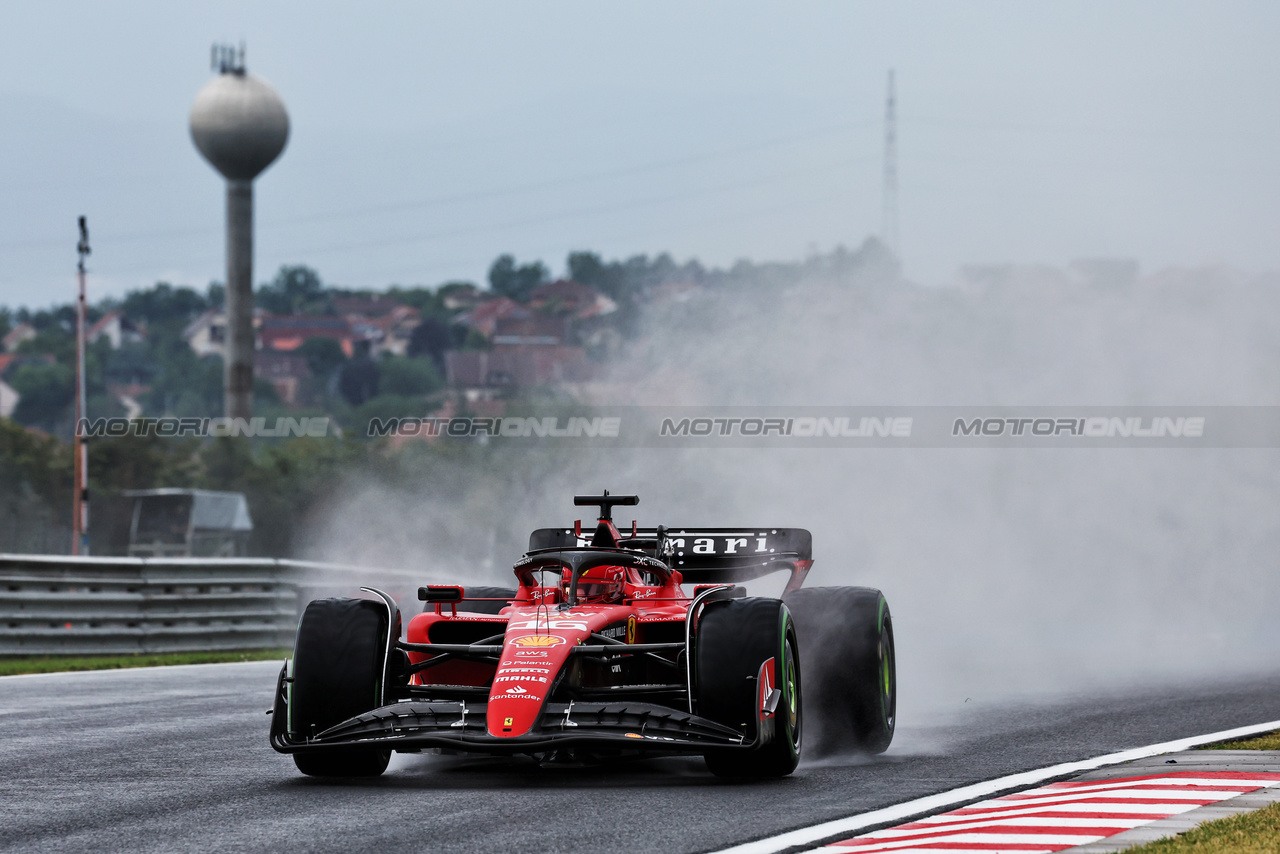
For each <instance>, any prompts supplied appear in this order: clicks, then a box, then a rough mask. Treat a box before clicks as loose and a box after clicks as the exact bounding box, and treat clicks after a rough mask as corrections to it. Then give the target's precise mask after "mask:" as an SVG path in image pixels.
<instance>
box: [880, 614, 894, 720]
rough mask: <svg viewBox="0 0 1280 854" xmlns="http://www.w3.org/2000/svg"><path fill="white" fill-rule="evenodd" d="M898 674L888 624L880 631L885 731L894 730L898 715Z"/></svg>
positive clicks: (881, 693) (882, 705)
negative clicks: (895, 719)
mask: <svg viewBox="0 0 1280 854" xmlns="http://www.w3.org/2000/svg"><path fill="white" fill-rule="evenodd" d="M896 676H897V674H896V672H895V662H894V655H893V628H892V627H891V626H890V625H888V624H886V625H885V626H884V628H883V629H881V630H880V703H881V709H882V712H883V715H884V724H885V729H886V730H888V731H892V730H893V723H894V717H895V715H896V714H897V705H898V702H897V701H898V698H897V681H898V680H897V678H896Z"/></svg>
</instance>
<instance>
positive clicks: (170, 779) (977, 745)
mask: <svg viewBox="0 0 1280 854" xmlns="http://www.w3.org/2000/svg"><path fill="white" fill-rule="evenodd" d="M278 669H279V665H278V664H274V663H269V662H261V663H251V664H230V665H204V666H197V667H181V668H160V669H151V670H131V671H116V672H108V673H80V674H59V675H50V676H36V677H17V678H5V679H0V732H2V733H3V740H2V741H0V850H3V851H59V852H63V851H94V852H114V851H146V852H152V851H155V852H172V851H199V852H206V851H219V852H231V851H288V852H290V854H296V853H297V852H304V851H352V852H364V851H371V852H373V851H376V852H398V851H431V852H455V851H486V852H496V851H519V852H530V853H531V854H532V852H548V851H587V852H611V854H612V852H619V854H622V852H634V851H657V850H662V851H671V852H681V851H689V852H696V851H706V850H710V849H715V848H719V847H722V846H725V845H729V844H733V843H737V842H743V841H747V840H749V839H753V838H758V837H761V836H766V835H771V834H773V833H777V832H781V831H784V830H788V829H791V828H795V827H798V826H802V825H806V824H813V823H815V822H819V821H825V820H828V819H833V818H838V817H841V816H846V815H851V814H853V813H856V812H862V811H865V810H868V809H872V808H875V807H879V806H885V805H888V804H892V803H896V802H899V801H904V800H907V799H910V798H914V797H918V796H921V795H925V794H929V793H932V792H936V791H941V790H945V789H949V788H952V787H954V786H958V785H962V784H965V783H972V782H976V781H979V780H983V779H989V778H992V777H996V776H999V775H1003V774H1009V773H1012V772H1015V771H1021V770H1027V769H1030V768H1036V767H1039V766H1043V765H1047V764H1050V763H1055V762H1062V761H1066V760H1071V759H1081V758H1085V757H1089V756H1094V755H1098V754H1102V753H1107V752H1110V751H1116V750H1121V749H1123V748H1128V747H1134V746H1138V745H1142V744H1149V743H1153V742H1159V741H1165V740H1168V739H1173V738H1178V737H1182V736H1190V735H1195V734H1199V733H1205V732H1213V731H1217V730H1222V729H1227V728H1230V727H1235V726H1243V725H1246V724H1251V723H1257V722H1262V721H1267V720H1275V719H1277V718H1280V676H1275V677H1268V678H1265V679H1237V680H1234V681H1225V682H1219V683H1215V684H1212V685H1200V686H1196V687H1184V688H1181V689H1178V690H1174V689H1166V690H1162V691H1158V692H1150V691H1149V692H1145V693H1139V694H1136V695H1131V696H1128V697H1125V698H1117V697H1111V698H1108V699H1096V700H1091V701H1086V700H1071V701H1060V702H1057V703H1053V704H1041V705H1037V706H1033V707H1028V706H1024V707H1014V706H1007V707H999V708H987V709H984V710H975V709H972V707H970V708H969V710H967V711H963V710H960V711H958V713H957V714H955V715H952V716H950V722H949V723H947V724H945V725H941V724H938V725H932V726H928V725H922V724H920V723H915V724H913V722H912V721H910V720H904V721H903V722H902V723H901V724H900V726H899V737H898V739H896V740H895V742H894V747H893V748H891V750H890V752H889V753H888V754H887V755H885V756H883V757H877V758H875V759H857V758H846V759H842V760H835V761H826V762H815V763H809V764H805V765H802V766H801V768H800V770H799V771H798V772H797V773H796V774H795V775H794V776H793V777H791V778H789V779H785V780H779V781H771V782H765V783H750V784H741V783H732V782H724V781H721V780H717V779H715V778H713V777H711V776H710V775H709V774H707V773H706V772H705V771H704V770H703V767H702V764H701V762H700V761H699V760H693V759H662V760H650V761H647V762H643V763H634V764H630V765H625V766H621V767H611V768H595V769H572V770H566V769H556V770H546V769H539V768H537V767H535V766H533V765H532V764H527V763H521V762H515V761H508V760H490V759H482V760H471V759H460V758H453V757H431V756H421V757H416V756H396V757H394V758H393V759H392V767H391V770H390V771H389V772H388V773H387V774H386V775H385V776H384V777H382V778H380V779H377V780H374V781H367V782H360V783H331V782H322V781H317V780H311V779H308V778H304V777H301V776H300V775H298V774H297V772H296V771H295V770H294V767H293V763H292V761H291V760H290V759H289V758H288V757H284V756H279V755H277V754H276V753H274V752H273V751H272V750H271V749H270V748H269V747H268V746H267V740H266V733H267V724H268V719H267V717H266V715H265V714H264V712H265V710H266V709H267V707H268V705H269V702H270V698H271V692H272V686H273V683H274V680H275V675H276V672H277V670H278Z"/></svg>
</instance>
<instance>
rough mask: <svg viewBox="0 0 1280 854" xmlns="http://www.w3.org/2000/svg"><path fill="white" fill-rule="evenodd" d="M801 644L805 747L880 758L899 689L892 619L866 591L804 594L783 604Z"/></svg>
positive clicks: (880, 599)
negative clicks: (807, 727) (806, 728)
mask: <svg viewBox="0 0 1280 854" xmlns="http://www.w3.org/2000/svg"><path fill="white" fill-rule="evenodd" d="M784 599H785V601H786V603H787V607H788V608H790V609H791V613H792V616H793V618H794V620H795V625H796V632H797V634H798V635H799V637H800V638H801V639H802V644H803V646H802V647H801V649H802V650H803V652H802V654H801V656H800V666H801V668H802V669H803V671H804V673H805V676H806V680H805V704H806V706H807V707H808V710H809V722H810V730H809V736H810V746H811V747H813V748H814V750H815V752H816V753H818V754H825V753H834V752H837V751H842V750H858V751H863V752H866V753H883V752H884V751H885V750H887V749H888V747H889V743H890V742H891V741H893V730H894V726H895V724H896V722H897V704H898V685H897V670H896V667H895V661H894V649H893V618H892V616H891V615H890V613H889V603H888V601H887V600H886V599H885V598H884V594H883V593H881V592H880V591H879V590H876V589H874V588H871V587H810V588H806V589H801V590H796V591H793V592H791V593H789V594H787V595H786V596H785V597H784Z"/></svg>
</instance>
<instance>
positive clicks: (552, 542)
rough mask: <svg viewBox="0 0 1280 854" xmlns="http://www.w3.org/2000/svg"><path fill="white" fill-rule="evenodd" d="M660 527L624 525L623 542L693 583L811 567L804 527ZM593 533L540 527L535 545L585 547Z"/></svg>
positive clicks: (810, 549)
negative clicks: (660, 542) (579, 534)
mask: <svg viewBox="0 0 1280 854" xmlns="http://www.w3.org/2000/svg"><path fill="white" fill-rule="evenodd" d="M662 533H663V542H662V544H661V545H659V542H658V540H659V536H658V529H657V528H637V529H635V530H634V533H632V531H629V530H626V529H624V530H623V531H622V538H621V540H620V542H619V545H620V546H621V547H623V548H628V549H636V550H639V551H643V552H644V553H645V554H648V555H650V556H651V557H656V558H658V559H659V560H661V561H663V562H664V563H666V564H667V565H668V566H670V567H671V568H672V569H675V570H678V571H679V572H680V574H681V575H682V576H683V577H684V580H685V581H686V582H687V583H690V584H733V583H736V582H739V581H750V580H751V579H753V578H759V577H760V576H762V575H768V574H769V573H771V572H781V571H787V572H792V573H793V574H794V573H795V572H796V571H797V570H800V571H801V572H802V573H803V572H804V571H807V569H808V565H809V564H810V563H812V561H813V535H811V534H810V533H809V532H808V531H806V530H805V529H804V528H665V529H663V532H662ZM589 543H590V535H589V534H585V535H583V536H581V537H579V536H575V535H574V533H573V529H572V528H539V529H538V530H536V531H534V532H533V533H532V534H530V535H529V551H534V550H535V549H555V548H562V549H568V548H583V547H586V546H587V545H589Z"/></svg>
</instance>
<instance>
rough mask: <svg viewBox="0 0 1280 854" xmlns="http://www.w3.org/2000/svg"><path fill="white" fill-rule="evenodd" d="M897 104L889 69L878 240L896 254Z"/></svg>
mask: <svg viewBox="0 0 1280 854" xmlns="http://www.w3.org/2000/svg"><path fill="white" fill-rule="evenodd" d="M897 110H898V104H897V95H896V93H895V92H894V85H893V69H892V68H891V69H889V89H888V92H887V93H886V97H885V103H884V190H883V196H882V199H881V203H882V204H883V214H884V220H883V223H882V225H881V227H880V238H881V239H882V240H883V241H884V242H885V245H886V246H888V247H889V249H891V250H892V251H893V254H894V255H897V254H898V115H897Z"/></svg>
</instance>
